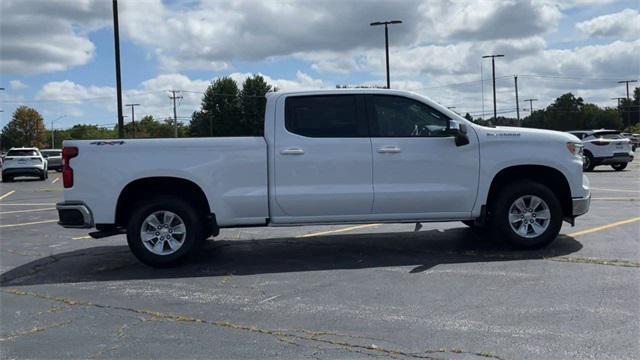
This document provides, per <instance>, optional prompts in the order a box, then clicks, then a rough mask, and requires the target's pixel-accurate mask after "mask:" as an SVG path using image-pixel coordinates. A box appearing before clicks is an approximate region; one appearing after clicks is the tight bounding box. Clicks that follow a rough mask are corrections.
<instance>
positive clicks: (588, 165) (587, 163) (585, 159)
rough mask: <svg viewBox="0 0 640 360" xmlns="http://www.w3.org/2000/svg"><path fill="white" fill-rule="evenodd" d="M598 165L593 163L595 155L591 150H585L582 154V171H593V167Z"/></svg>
mask: <svg viewBox="0 0 640 360" xmlns="http://www.w3.org/2000/svg"><path fill="white" fill-rule="evenodd" d="M594 167H596V166H595V164H594V163H593V155H591V153H590V152H588V151H585V153H584V155H583V156H582V171H593V168H594Z"/></svg>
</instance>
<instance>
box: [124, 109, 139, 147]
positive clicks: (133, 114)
mask: <svg viewBox="0 0 640 360" xmlns="http://www.w3.org/2000/svg"><path fill="white" fill-rule="evenodd" d="M125 106H129V107H130V108H131V124H132V125H133V138H134V139H135V138H136V117H135V112H134V110H133V109H134V108H135V107H136V106H140V104H127V105H125Z"/></svg>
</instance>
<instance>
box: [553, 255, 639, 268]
mask: <svg viewBox="0 0 640 360" xmlns="http://www.w3.org/2000/svg"><path fill="white" fill-rule="evenodd" d="M545 260H549V261H558V262H572V263H578V264H596V265H610V266H621V267H640V262H637V261H631V260H622V259H598V258H592V257H581V256H568V255H565V256H556V257H552V258H545Z"/></svg>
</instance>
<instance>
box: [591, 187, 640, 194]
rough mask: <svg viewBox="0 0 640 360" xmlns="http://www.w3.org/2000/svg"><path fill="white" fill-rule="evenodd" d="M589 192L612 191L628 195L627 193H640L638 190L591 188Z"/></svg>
mask: <svg viewBox="0 0 640 360" xmlns="http://www.w3.org/2000/svg"><path fill="white" fill-rule="evenodd" d="M591 190H600V191H614V192H625V193H629V192H636V193H640V190H625V189H603V188H593V187H592V188H591Z"/></svg>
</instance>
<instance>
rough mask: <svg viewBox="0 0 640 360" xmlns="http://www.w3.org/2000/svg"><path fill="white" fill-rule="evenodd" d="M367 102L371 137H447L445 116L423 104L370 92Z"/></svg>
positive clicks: (447, 121)
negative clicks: (370, 122)
mask: <svg viewBox="0 0 640 360" xmlns="http://www.w3.org/2000/svg"><path fill="white" fill-rule="evenodd" d="M367 103H368V106H369V112H370V115H369V116H370V118H371V120H372V128H373V129H372V131H373V133H374V134H375V135H374V136H379V137H443V136H449V134H448V133H447V128H448V124H449V118H448V117H446V116H445V115H444V114H442V113H440V112H439V111H437V110H435V109H433V108H431V107H430V106H428V105H426V104H423V103H421V102H418V101H415V100H412V99H409V98H405V97H401V96H389V95H372V96H370V97H368V98H367Z"/></svg>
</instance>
